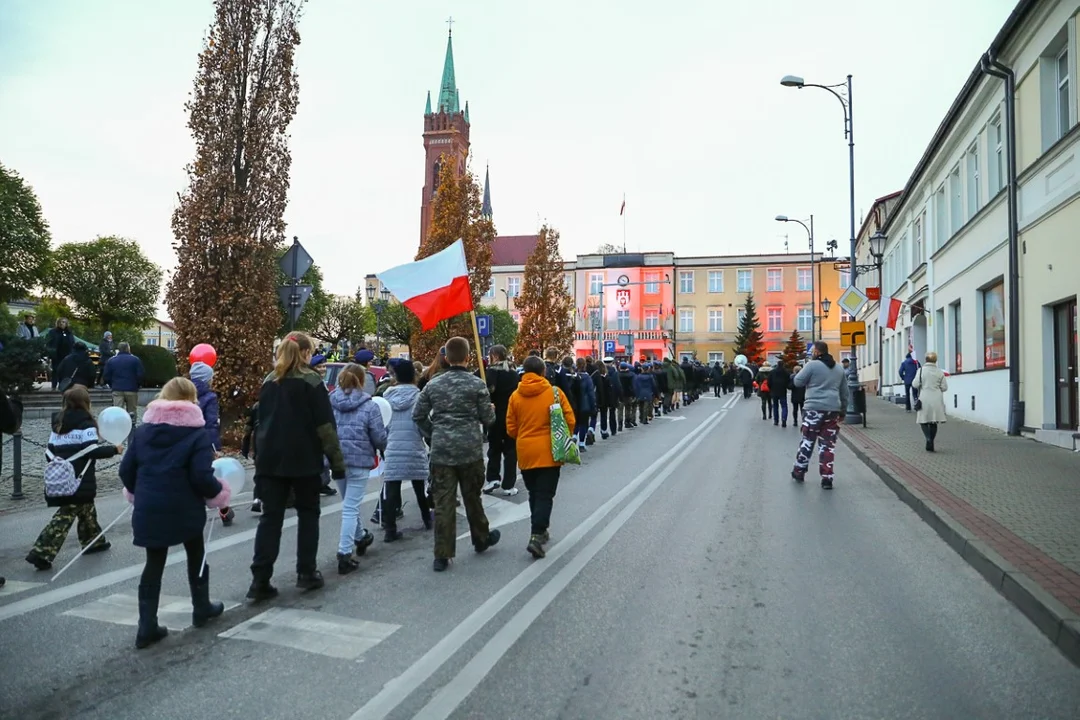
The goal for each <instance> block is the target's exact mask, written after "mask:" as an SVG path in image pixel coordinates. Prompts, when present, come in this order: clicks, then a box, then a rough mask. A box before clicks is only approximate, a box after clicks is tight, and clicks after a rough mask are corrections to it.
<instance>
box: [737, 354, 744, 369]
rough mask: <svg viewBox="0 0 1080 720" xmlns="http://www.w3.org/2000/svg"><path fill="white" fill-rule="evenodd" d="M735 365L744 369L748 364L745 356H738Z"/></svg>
mask: <svg viewBox="0 0 1080 720" xmlns="http://www.w3.org/2000/svg"><path fill="white" fill-rule="evenodd" d="M735 364H736V365H737V366H739V367H742V366H743V365H745V364H746V356H745V355H736V356H735Z"/></svg>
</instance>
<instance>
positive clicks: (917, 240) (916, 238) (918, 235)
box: [911, 216, 926, 267]
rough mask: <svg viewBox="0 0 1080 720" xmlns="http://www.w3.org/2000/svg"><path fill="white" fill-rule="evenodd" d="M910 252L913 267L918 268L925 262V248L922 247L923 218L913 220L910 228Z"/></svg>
mask: <svg viewBox="0 0 1080 720" xmlns="http://www.w3.org/2000/svg"><path fill="white" fill-rule="evenodd" d="M911 237H912V241H911V252H912V254H913V255H914V256H915V257H914V263H913V264H914V265H915V267H918V266H920V265H922V264H923V263H924V262H926V248H925V247H924V246H923V216H919V217H917V218H915V222H914V224H913V225H912V227H911Z"/></svg>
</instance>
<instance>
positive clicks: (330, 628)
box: [218, 608, 401, 660]
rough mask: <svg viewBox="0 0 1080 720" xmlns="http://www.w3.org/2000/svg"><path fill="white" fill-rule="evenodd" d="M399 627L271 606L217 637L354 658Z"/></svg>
mask: <svg viewBox="0 0 1080 720" xmlns="http://www.w3.org/2000/svg"><path fill="white" fill-rule="evenodd" d="M400 628H401V626H400V625H390V624H387V623H378V622H372V621H370V620H358V619H356V618H347V617H340V616H338V615H330V614H328V613H322V612H316V611H314V610H299V609H295V608H272V609H270V610H267V611H266V612H264V613H262V614H260V615H256V616H255V617H253V618H251V619H250V620H247V621H245V622H242V623H240V624H239V625H237V626H236V627H233V628H229V629H228V630H226V631H225V632H223V633H220V634H219V635H218V637H222V638H231V639H233V640H249V641H252V642H261V643H268V644H270V645H277V646H278V647H287V648H292V649H293V650H302V651H303V652H309V653H316V654H318V655H327V656H329V657H333V658H338V659H340V660H356V659H358V658H359V657H360V656H361V655H363V654H364V653H365V652H367V651H368V650H370V649H371V648H373V647H375V646H376V645H378V644H379V643H381V642H382V641H383V640H385V639H386V638H388V637H390V636H391V635H393V634H394V632H395V631H397V630H399V629H400Z"/></svg>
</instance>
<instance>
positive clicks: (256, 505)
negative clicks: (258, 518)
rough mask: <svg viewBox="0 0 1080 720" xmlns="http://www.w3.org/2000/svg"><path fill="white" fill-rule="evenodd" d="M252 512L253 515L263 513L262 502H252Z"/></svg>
mask: <svg viewBox="0 0 1080 720" xmlns="http://www.w3.org/2000/svg"><path fill="white" fill-rule="evenodd" d="M251 512H253V513H261V512H262V500H252V501H251Z"/></svg>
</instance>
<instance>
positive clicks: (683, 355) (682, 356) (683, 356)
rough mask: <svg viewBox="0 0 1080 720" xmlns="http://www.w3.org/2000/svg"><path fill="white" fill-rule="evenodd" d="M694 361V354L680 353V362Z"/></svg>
mask: <svg viewBox="0 0 1080 720" xmlns="http://www.w3.org/2000/svg"><path fill="white" fill-rule="evenodd" d="M693 359H694V353H692V352H686V351H683V352H680V353H679V362H682V361H683V360H693Z"/></svg>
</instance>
